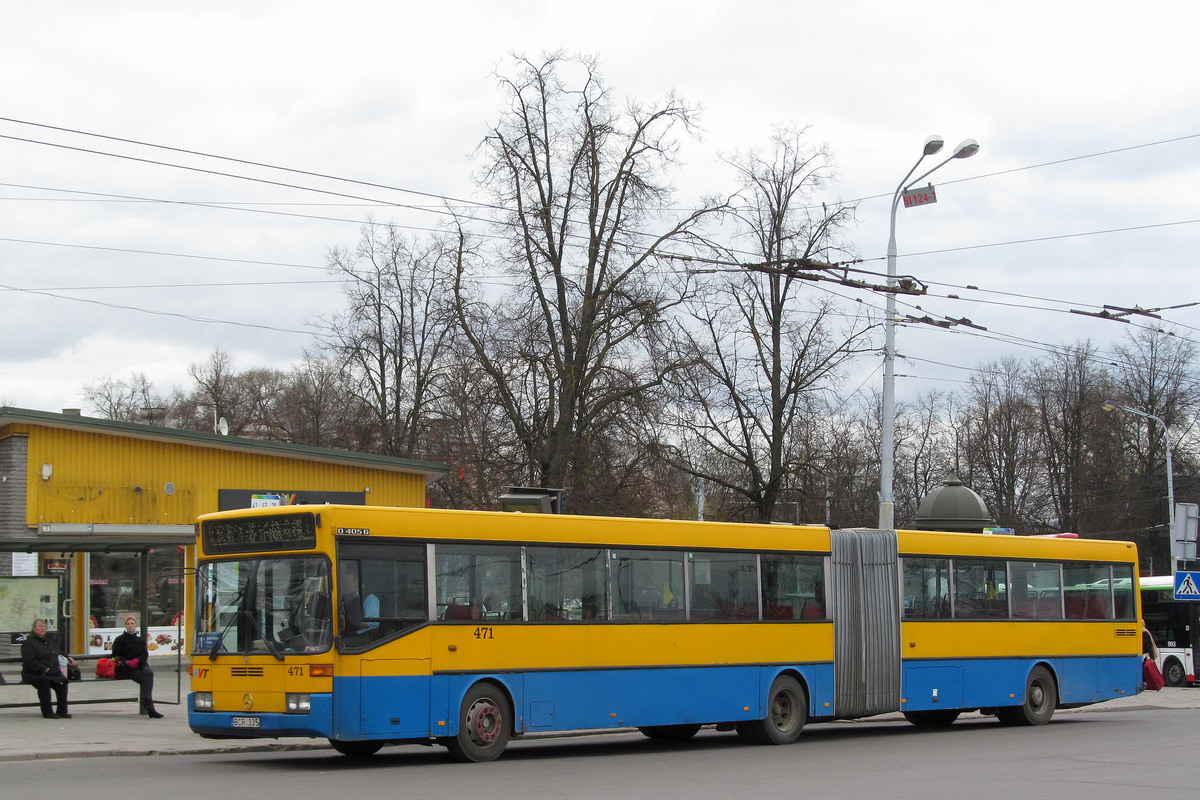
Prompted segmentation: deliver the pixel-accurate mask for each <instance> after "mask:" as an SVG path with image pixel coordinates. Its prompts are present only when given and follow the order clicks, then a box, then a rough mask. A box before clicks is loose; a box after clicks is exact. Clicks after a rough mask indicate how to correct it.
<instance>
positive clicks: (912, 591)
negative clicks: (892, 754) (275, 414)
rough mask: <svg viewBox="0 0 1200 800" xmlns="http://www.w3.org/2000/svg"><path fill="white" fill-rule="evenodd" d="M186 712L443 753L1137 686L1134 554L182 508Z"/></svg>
mask: <svg viewBox="0 0 1200 800" xmlns="http://www.w3.org/2000/svg"><path fill="white" fill-rule="evenodd" d="M198 539H199V541H198V565H197V578H196V593H197V603H196V618H195V621H194V626H195V641H194V643H193V644H194V646H193V648H192V655H191V664H190V668H191V692H190V695H189V724H190V725H191V728H192V730H193V731H195V732H196V733H198V734H200V735H201V736H206V737H213V738H220V737H273V738H278V737H320V738H326V739H329V740H330V742H331V743H332V745H333V746H334V747H335V748H336V749H337V750H338V751H339V752H341V753H344V754H347V755H353V756H367V755H370V754H372V753H375V752H376V751H378V750H379V748H381V747H382V746H384V745H388V744H401V743H420V744H435V743H436V744H442V745H445V746H446V747H447V748H448V749H449V751H450V752H451V754H452V755H453V756H454V757H456V758H457V759H459V760H463V761H490V760H492V759H494V758H496V757H498V756H499V755H500V753H501V752H502V751H503V750H504V748H505V746H506V745H507V744H508V742H509V741H510V739H512V738H514V737H518V736H521V735H525V734H532V733H538V732H544V733H554V732H563V731H572V730H595V729H613V728H637V729H640V730H641V731H642V732H643V733H644V734H646V735H647V736H649V737H651V738H655V739H664V740H676V741H678V740H685V739H687V738H689V737H691V736H693V735H694V734H695V733H696V732H697V731H698V730H699V729H700V728H701V727H702V726H705V725H715V726H716V727H717V728H718V729H719V730H728V731H736V733H737V734H738V735H739V736H740V737H741V738H743V739H745V740H747V741H751V742H759V743H764V744H783V743H788V742H792V741H795V740H796V738H797V737H798V736H799V734H800V731H801V729H802V728H803V726H804V725H805V724H806V723H807V722H810V721H811V722H819V721H828V720H837V719H849V718H858V717H866V716H871V715H877V714H884V713H888V712H896V711H899V712H902V713H903V714H904V716H905V717H906V718H907V719H908V720H909V721H910V722H912V723H913V724H916V725H922V726H941V725H948V724H950V723H952V722H954V720H955V719H956V718H957V717H958V715H959V714H960V713H962V712H964V711H967V710H981V711H983V712H985V713H988V714H992V715H995V716H996V717H998V718H999V720H1000V722H1002V723H1005V724H1010V725H1040V724H1044V723H1046V722H1048V721H1049V720H1050V718H1051V715H1052V714H1053V713H1054V710H1055V709H1056V708H1060V707H1066V706H1077V705H1084V704H1088V703H1096V702H1100V701H1104V700H1109V699H1113V698H1118V697H1123V696H1127V695H1132V694H1135V693H1137V692H1139V691H1140V690H1141V675H1142V671H1141V657H1140V649H1141V627H1140V623H1139V610H1138V592H1137V589H1136V586H1137V583H1136V565H1137V551H1136V548H1135V547H1134V545H1133V544H1130V543H1128V542H1111V541H1096V540H1084V539H1047V538H1028V537H1015V536H1000V535H986V534H958V533H929V532H915V531H899V532H897V531H875V530H830V529H828V528H823V527H801V526H795V527H793V526H775V525H747V524H724V523H714V522H682V521H670V520H647V519H618V518H600V517H580V516H568V515H558V514H514V513H493V512H473V511H448V510H436V509H415V508H369V507H363V506H335V505H327V506H298V507H291V508H277V509H254V510H247V511H238V512H222V513H218V514H211V515H206V516H204V517H201V519H200V522H199V537H198Z"/></svg>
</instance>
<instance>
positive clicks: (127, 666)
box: [112, 617, 162, 719]
mask: <svg viewBox="0 0 1200 800" xmlns="http://www.w3.org/2000/svg"><path fill="white" fill-rule="evenodd" d="M137 627H138V621H137V617H126V618H125V632H124V633H122V634H121V635H120V636H118V637H117V638H115V639H113V643H112V658H113V661H115V662H116V664H117V677H118V678H129V679H130V680H131V681H134V682H136V683H137V684H138V685H139V686H141V697H142V709H143V710H144V711H145V712H146V716H147V717H149V718H150V719H162V714H160V713H158V710H157V709H156V708H155V707H154V670H152V669H150V660H149V659H150V651H149V650H147V648H146V640H145V639H143V638H142V637H141V636H139V635H138V632H137Z"/></svg>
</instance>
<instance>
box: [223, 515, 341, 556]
mask: <svg viewBox="0 0 1200 800" xmlns="http://www.w3.org/2000/svg"><path fill="white" fill-rule="evenodd" d="M200 541H201V542H202V543H203V545H204V553H205V554H206V555H228V554H230V553H254V552H257V551H260V550H311V549H313V548H314V547H316V546H317V525H316V515H315V514H275V515H271V516H265V517H257V516H255V517H239V518H238V519H213V520H207V521H205V522H202V523H200Z"/></svg>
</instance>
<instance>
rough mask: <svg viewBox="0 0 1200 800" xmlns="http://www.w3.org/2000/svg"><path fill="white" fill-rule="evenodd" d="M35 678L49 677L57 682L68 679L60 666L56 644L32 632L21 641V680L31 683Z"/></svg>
mask: <svg viewBox="0 0 1200 800" xmlns="http://www.w3.org/2000/svg"><path fill="white" fill-rule="evenodd" d="M34 678H49V679H50V680H51V681H53V682H55V683H61V682H62V681H65V680H66V677H65V676H64V675H63V674H62V670H61V669H59V667H58V650H57V649H55V647H54V644H53V643H52V642H51V641H50V640H49V639H47V638H45V637H43V636H34V635H33V633H32V632H31V633H29V634H28V635H27V636H26V637H25V641H23V642H21V680H23V681H25V682H26V683H29V682H30V681H31V680H33V679H34Z"/></svg>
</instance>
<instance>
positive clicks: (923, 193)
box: [901, 183, 937, 208]
mask: <svg viewBox="0 0 1200 800" xmlns="http://www.w3.org/2000/svg"><path fill="white" fill-rule="evenodd" d="M901 197H903V198H904V207H905V208H912V207H913V206H924V205H928V204H929V203H936V202H937V192H935V191H934V190H933V184H932V183H931V184H929V185H928V186H926V187H925V188H924V189H909V190H908V191H906V192H905V193H904V194H903V195H901Z"/></svg>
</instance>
